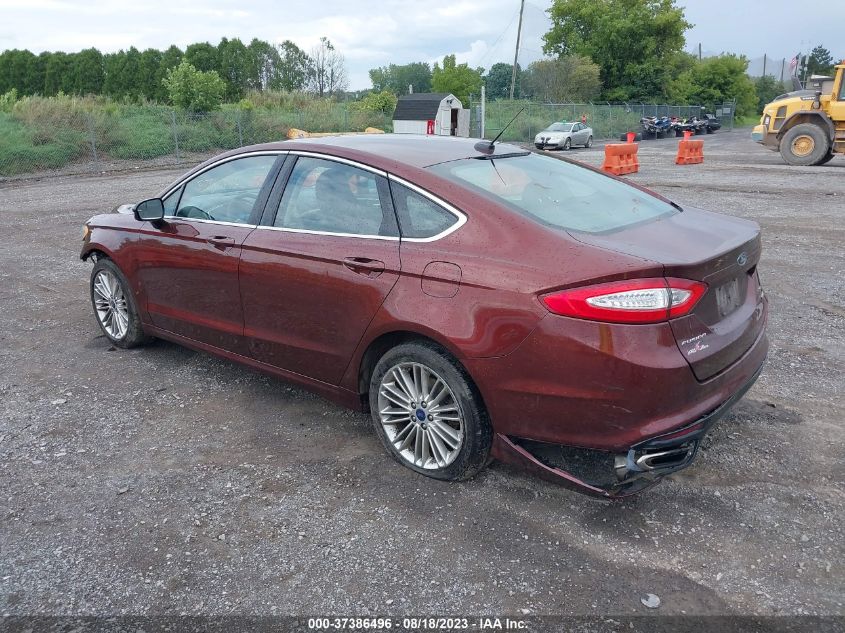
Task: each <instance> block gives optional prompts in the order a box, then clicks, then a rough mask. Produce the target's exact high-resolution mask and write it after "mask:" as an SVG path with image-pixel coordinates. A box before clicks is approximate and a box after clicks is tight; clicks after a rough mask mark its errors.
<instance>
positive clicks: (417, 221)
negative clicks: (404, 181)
mask: <svg viewBox="0 0 845 633" xmlns="http://www.w3.org/2000/svg"><path fill="white" fill-rule="evenodd" d="M390 192H391V194H393V205H394V207H395V208H396V214H397V216H399V230H400V232H401V234H402V237H404V238H418V239H424V238H427V237H434V236H435V235H439V234H440V233H443V232H444V231H446V230H447V229H449V228H450V227H451V226H452V225H453V224H455V223H457V222H458V218H457V217H456V216H455V215H454V214H452V213H450V212H449V211H447V210H446V209H444V208H443V207H441V206H440V205H439V204H437V203H436V202H434V201H433V200H429V199H428V198H426V197H425V196H423V195H420V194H419V193H417V192H416V191H414V190H412V189H411V188H410V187H406V186H404V185H400V184H399V183H397V182H391V183H390Z"/></svg>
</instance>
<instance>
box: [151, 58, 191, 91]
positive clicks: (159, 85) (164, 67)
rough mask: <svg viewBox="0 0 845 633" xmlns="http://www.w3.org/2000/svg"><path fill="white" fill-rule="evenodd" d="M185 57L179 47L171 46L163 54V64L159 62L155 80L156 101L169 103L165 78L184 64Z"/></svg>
mask: <svg viewBox="0 0 845 633" xmlns="http://www.w3.org/2000/svg"><path fill="white" fill-rule="evenodd" d="M183 57H184V56H183V54H182V50H181V49H180V48H179V47H178V46H170V47H169V48H168V49H167V50H166V51H164V52H163V53H162V54H161V62H159V65H158V72H157V73H156V80H155V86H156V88H155V91H154V95H155V97H154V98H155V100H156V101H167V99H168V98H169V96H170V95H169V94H168V92H167V88H165V87H164V78H165V77H167V71H168V70H170V69H171V68H176V67H177V66H178V65H179V64H181V63H182V59H183Z"/></svg>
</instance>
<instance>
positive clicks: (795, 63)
mask: <svg viewBox="0 0 845 633" xmlns="http://www.w3.org/2000/svg"><path fill="white" fill-rule="evenodd" d="M800 59H801V53H798V54H797V55H796V56H795V57H793V58H792V59H790V60H789V72H791V73H792V74H793V75H794V74H795V71H796V70H797V69H798V62H799V60H800Z"/></svg>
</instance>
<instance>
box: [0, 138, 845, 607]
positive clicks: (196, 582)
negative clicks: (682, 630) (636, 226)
mask: <svg viewBox="0 0 845 633" xmlns="http://www.w3.org/2000/svg"><path fill="white" fill-rule="evenodd" d="M676 147H677V143H676V142H675V141H674V140H671V139H665V140H658V141H645V142H643V143H642V144H641V150H640V160H641V171H640V173H639V174H636V175H634V176H632V177H631V179H632V180H634V181H636V182H639V183H642V184H645V185H648V186H651V187H653V188H655V189H656V190H658V191H660V192H661V193H663V194H665V195H667V196H669V197H671V198H673V199H674V200H676V201H678V202H679V203H680V204H682V205H684V204H691V205H696V206H701V207H706V208H711V209H717V210H722V211H724V212H726V213H730V214H735V215H738V216H741V217H746V218H751V219H753V220H756V221H757V222H759V223H760V224H761V225H762V227H763V230H764V254H763V259H762V262H761V264H760V271H761V276H762V279H763V283H764V284H765V287H766V290H767V292H768V294H769V297H770V300H771V320H770V337H771V340H772V349H771V355H770V357H769V360H768V363H767V365H766V368H765V370H764V373H763V375H762V377H761V378H760V380H759V382H758V383H757V385H756V386H755V387H754V388H753V389H752V390H751V391H750V392H749V393H748V395H747V396H746V397H745V399H744V400H743V401H742V402H741V403H740V404H739V405H738V406H737V407H736V408H735V410H734V412H733V413H732V414H731V415H730V416H729V417H727V418H726V419H724V420H723V421H722V422H721V423H720V424H719V425H717V427H716V428H715V429H714V431H713V432H712V434H711V435H710V436H709V437H708V438H707V440H706V442H705V445H704V447H703V450H702V451H701V452H700V454H699V458H698V460H697V462H696V463H695V465H694V466H693V467H691V468H689V469H688V470H686V471H683V472H682V473H679V474H677V475H675V476H673V477H671V478H668V479H667V480H666V481H665V482H664V483H663V484H661V485H660V486H658V487H656V488H655V489H652V490H651V491H649V492H647V493H645V494H643V495H640V496H639V497H637V498H635V499H633V500H629V501H624V502H617V503H607V502H602V501H597V500H593V499H590V498H587V497H584V496H580V495H578V494H575V493H573V492H570V491H568V490H566V489H563V488H561V487H559V486H557V485H555V484H552V483H547V482H544V481H541V480H538V479H535V478H534V477H532V476H531V475H528V474H526V473H524V472H522V471H520V470H517V469H514V468H511V467H507V466H504V465H501V464H493V465H491V466H490V467H489V468H488V469H486V470H485V471H484V472H482V473H481V474H480V475H479V476H478V477H476V478H475V479H473V480H472V481H468V482H463V483H457V484H449V483H443V482H438V481H434V480H430V479H426V478H423V477H421V476H419V475H417V474H415V473H413V472H411V471H410V470H407V469H404V468H401V467H400V466H398V465H397V464H395V463H394V462H393V461H392V460H391V459H390V458H389V457H388V456H387V455H386V454H385V453H384V451H383V450H382V448H381V446H380V445H379V442H378V440H377V439H376V437H375V436H374V434H373V433H372V431H371V429H370V422H369V420H368V418H367V417H365V416H364V415H361V414H357V413H354V412H350V411H346V410H342V409H340V408H338V407H336V406H334V405H332V404H330V403H328V402H326V401H325V400H323V399H321V398H319V397H316V396H314V395H311V394H309V393H307V392H305V391H303V390H300V389H298V388H295V387H292V386H290V385H287V384H285V383H282V382H279V381H276V380H273V379H269V378H267V377H264V376H261V375H258V374H255V373H252V372H250V371H249V370H246V369H244V368H242V367H240V366H237V365H234V364H231V363H229V362H226V361H221V360H217V359H215V358H212V357H210V356H207V355H205V354H202V353H195V352H192V351H189V350H186V349H183V348H181V347H178V346H176V345H172V344H169V343H164V342H157V343H155V344H153V345H151V346H149V347H146V348H141V349H136V350H131V351H125V350H117V349H115V348H113V347H111V346H110V345H109V344H108V342H107V340H106V339H105V338H104V337H103V336H102V335H101V333H100V331H99V329H98V328H97V326H96V324H95V321H94V318H93V316H92V314H91V308H90V304H89V300H88V290H87V284H88V275H89V271H90V265H89V264H83V263H81V262H80V261H79V260H78V251H79V247H80V244H81V242H80V239H81V225H82V223H83V222H84V221H85V220H86V219H87V218H88V217H90V216H91V215H93V214H95V213H98V212H102V211H105V210H109V209H111V208H113V207H114V206H115V205H117V204H118V203H121V202H126V201H134V200H138V199H141V198H143V197H145V196H147V195H148V194H152V193H154V192H156V191H157V190H158V189H160V188H161V187H162V186H164V185H165V184H166V183H168V182H170V181H171V180H172V179H174V178H175V177H176V176H177V175H178V172H174V171H138V172H135V173H131V174H118V175H109V176H90V177H74V178H67V177H59V178H51V179H46V180H41V181H21V182H16V183H5V184H4V185H3V186H2V188H0V224H2V227H3V232H4V234H5V235H6V236H7V238H9V239H6V240H4V241H3V242H2V245H0V315H2V317H1V318H0V411H2V415H0V491H2V492H0V612H2V613H4V614H11V615H27V614H42V615H63V614H64V615H98V614H99V615H102V614H139V615H164V614H169V615H178V614H189V615H220V614H251V615H273V614H323V613H331V614H336V615H348V614H358V615H365V614H393V615H406V614H417V615H418V614H442V615H454V614H482V615H484V614H489V615H499V614H515V615H520V614H522V615H524V614H530V615H543V614H577V615H596V614H613V615H615V616H625V615H634V614H641V613H655V612H657V613H661V614H728V615H730V614H756V615H763V616H765V615H784V614H790V615H795V614H819V615H845V606H843V603H845V574H844V573H843V567H842V561H843V550H845V547H843V544H845V535H843V519H845V512H843V508H844V507H845V494H843V483H845V469H843V422H842V420H843V417H845V415H844V414H845V404H843V398H842V396H843V384H844V383H845V381H843V366H845V362H843V361H845V337H844V336H843V331H845V289H844V288H843V278H845V248H843V243H845V230H843V219H845V158H836V159H834V160H833V161H832V162H831V163H830V164H829V165H828V166H826V167H817V168H797V167H787V166H786V165H784V164H783V163H782V162H781V159H780V157H779V156H778V155H776V154H774V153H771V152H769V151H767V150H765V149H763V148H761V147H759V146H757V145H755V144H754V143H752V142H751V141H750V139H749V137H748V131H747V130H739V131H736V132H734V133H729V132H720V133H718V134H716V135H714V136H708V137H706V139H705V160H706V162H705V164H703V165H697V166H686V167H677V166H675V165H674V164H673V157H674V152H675V148H676ZM570 155H571V156H572V157H574V158H576V159H579V160H584V161H585V162H589V163H592V164H598V163H599V162H600V161H601V157H602V151H601V148H600V147H597V148H593V149H592V150H574V151H572V152H570ZM647 594H655V595H657V596H659V598H660V606H659V608H658V609H657V610H653V609H648V608H647V607H646V606H645V605H644V604H643V603H642V602H641V598H644V597H646V595H647Z"/></svg>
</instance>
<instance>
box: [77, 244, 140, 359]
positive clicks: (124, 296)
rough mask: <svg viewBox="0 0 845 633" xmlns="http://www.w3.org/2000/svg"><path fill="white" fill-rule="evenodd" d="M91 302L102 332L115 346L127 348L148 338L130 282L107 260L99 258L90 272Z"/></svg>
mask: <svg viewBox="0 0 845 633" xmlns="http://www.w3.org/2000/svg"><path fill="white" fill-rule="evenodd" d="M91 305H92V307H93V308H94V316H95V317H96V319H97V324H98V325H99V326H100V329H101V330H102V331H103V334H105V335H106V338H108V339H109V340H110V341H111V342H112V343H113V344H114V345H116V346H117V347H123V348H126V349H128V348H130V347H136V346H138V345H143V344H144V343H147V342H149V341H150V337H148V336H147V335H146V334H144V328H143V327H142V326H141V317H140V315H139V314H138V308H137V306H136V305H135V298H134V297H133V296H132V291H131V289H130V286H129V282H128V281H127V280H126V277H124V275H123V273H122V272H121V271H120V268H118V267H117V265H116V264H115V263H114V262H113V261H112V260H110V259H107V258H102V259H100V260H98V261H97V263H96V264H94V269H93V270H92V271H91Z"/></svg>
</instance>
